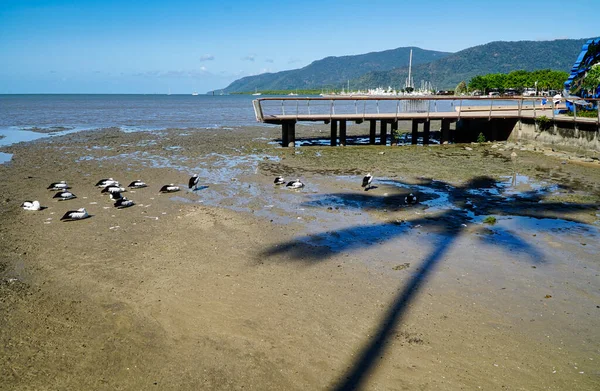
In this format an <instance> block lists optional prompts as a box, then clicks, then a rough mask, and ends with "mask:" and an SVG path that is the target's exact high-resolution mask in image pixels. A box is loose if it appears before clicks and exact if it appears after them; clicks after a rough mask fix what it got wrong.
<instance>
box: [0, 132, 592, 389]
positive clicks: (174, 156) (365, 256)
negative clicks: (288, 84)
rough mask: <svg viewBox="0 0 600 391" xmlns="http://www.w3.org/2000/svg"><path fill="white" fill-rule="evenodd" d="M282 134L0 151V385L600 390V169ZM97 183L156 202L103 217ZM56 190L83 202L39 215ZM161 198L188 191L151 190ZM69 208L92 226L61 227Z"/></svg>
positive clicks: (84, 137)
mask: <svg viewBox="0 0 600 391" xmlns="http://www.w3.org/2000/svg"><path fill="white" fill-rule="evenodd" d="M360 131H361V130H360V128H355V127H352V128H350V129H349V133H350V134H352V132H358V133H360ZM327 132H328V129H327V128H326V127H325V126H321V127H319V126H311V127H304V126H299V127H298V137H299V138H302V137H304V138H306V137H316V138H318V137H326V135H327ZM278 134H279V129H278V128H271V127H258V126H257V127H244V128H228V129H208V130H207V129H199V130H189V129H185V130H180V129H168V130H164V131H154V132H130V133H125V132H122V131H120V130H118V129H105V130H101V131H86V132H79V133H73V134H68V135H65V136H60V137H51V138H45V139H41V140H39V141H35V142H31V143H22V144H15V145H12V146H9V147H5V148H2V149H1V151H2V152H5V153H11V154H12V160H11V161H10V162H8V163H6V164H2V165H0V177H2V184H3V186H2V187H1V188H0V221H1V223H0V237H1V240H0V249H1V251H0V254H1V255H0V314H1V315H0V342H1V344H2V350H1V351H0V389H2V390H29V389H36V390H56V389H60V390H85V389H90V390H91V389H94V390H147V389H157V390H159V389H160V390H198V389H206V390H241V389H245V390H248V389H250V390H342V389H364V390H476V389H483V390H500V389H502V390H597V389H600V369H599V365H598V363H599V362H600V328H599V327H598V319H599V316H600V263H599V259H600V257H599V253H600V252H599V251H600V241H599V240H598V239H599V238H600V227H599V224H598V221H599V220H600V217H599V214H600V211H599V208H600V164H598V162H597V161H593V162H590V163H585V162H580V161H576V160H575V159H570V158H569V156H568V155H564V154H560V153H558V152H552V151H546V152H547V153H543V151H542V150H541V149H540V150H534V147H532V146H528V145H517V144H512V143H506V142H505V143H494V144H492V143H484V144H481V145H479V144H478V145H468V147H469V148H470V150H467V149H465V146H464V145H448V146H445V145H444V146H441V145H437V146H436V145H432V146H429V147H423V146H406V147H382V146H356V147H336V148H331V147H318V146H310V147H300V148H295V149H294V148H281V147H279V146H278V144H277V142H276V141H275V140H276V138H277V136H278ZM323 135H325V136H323ZM513 153H514V155H512V156H511V154H513ZM549 155H551V156H549ZM367 172H372V173H373V175H374V176H375V180H374V182H373V185H374V186H373V188H372V189H370V190H369V191H364V190H363V189H362V188H361V187H360V182H361V179H362V176H363V175H364V174H365V173H367ZM194 173H198V174H199V176H200V185H201V186H200V188H199V189H198V190H196V191H191V190H189V189H187V180H188V178H189V176H190V175H191V174H194ZM276 175H283V176H284V177H285V178H286V179H288V180H293V179H296V178H299V179H301V180H302V181H303V182H304V183H305V184H306V186H305V187H304V188H303V189H302V190H299V191H293V190H288V189H285V188H282V187H277V186H275V185H273V179H274V177H275V176H276ZM108 177H113V178H115V179H117V180H119V181H120V182H121V184H125V185H127V184H129V182H131V181H133V180H137V179H141V180H143V181H145V182H146V183H148V184H149V187H147V188H144V189H136V190H128V191H127V192H126V193H124V195H125V196H127V197H128V198H130V199H132V200H134V201H135V203H136V205H134V206H133V207H130V208H126V209H116V208H114V207H113V206H112V203H111V202H110V201H109V199H108V196H106V195H102V194H101V193H100V189H98V188H96V187H95V186H94V185H95V183H96V182H97V181H98V180H99V179H101V178H108ZM58 180H65V181H67V182H68V183H69V185H70V186H71V187H72V189H71V190H72V191H73V193H75V194H76V195H77V198H76V199H73V200H69V201H62V202H61V201H55V200H53V199H52V196H53V195H54V193H53V192H51V191H49V190H47V189H46V187H47V186H48V184H50V183H51V182H54V181H58ZM169 183H174V184H175V185H179V186H181V191H179V192H177V193H172V194H159V192H158V190H159V189H160V187H161V186H162V185H164V184H169ZM410 193H413V194H416V196H417V198H418V202H417V203H416V204H409V203H407V202H406V196H407V195H408V194H410ZM24 200H39V201H40V202H41V204H42V206H45V207H47V208H46V209H44V210H41V211H36V212H33V211H24V210H22V209H21V208H20V207H19V206H20V204H21V203H22V202H23V201H24ZM80 207H85V208H86V209H87V210H88V212H89V213H90V214H91V216H92V217H91V218H88V219H85V220H82V221H74V222H60V221H59V219H60V217H61V216H62V215H63V214H64V213H65V212H66V211H67V210H71V209H77V208H80ZM491 216H493V217H495V219H496V221H495V223H494V224H488V223H484V219H485V218H487V217H491ZM488 221H490V220H488Z"/></svg>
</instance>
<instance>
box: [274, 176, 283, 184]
mask: <svg viewBox="0 0 600 391" xmlns="http://www.w3.org/2000/svg"><path fill="white" fill-rule="evenodd" d="M273 183H274V184H276V185H278V186H279V185H283V184H284V183H285V179H283V177H282V176H281V175H278V176H277V177H275V180H274V181H273Z"/></svg>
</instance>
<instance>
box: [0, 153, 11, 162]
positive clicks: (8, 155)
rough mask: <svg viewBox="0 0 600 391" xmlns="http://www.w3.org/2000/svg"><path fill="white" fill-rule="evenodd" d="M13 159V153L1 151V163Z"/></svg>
mask: <svg viewBox="0 0 600 391" xmlns="http://www.w3.org/2000/svg"><path fill="white" fill-rule="evenodd" d="M11 159H12V153H4V152H0V164H4V163H6V162H10V160H11Z"/></svg>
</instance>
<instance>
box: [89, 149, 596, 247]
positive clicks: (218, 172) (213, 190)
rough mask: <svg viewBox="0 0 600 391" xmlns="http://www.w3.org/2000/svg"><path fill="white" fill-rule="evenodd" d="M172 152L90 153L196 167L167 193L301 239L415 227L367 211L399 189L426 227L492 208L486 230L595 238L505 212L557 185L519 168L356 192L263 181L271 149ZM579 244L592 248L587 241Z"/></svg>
mask: <svg viewBox="0 0 600 391" xmlns="http://www.w3.org/2000/svg"><path fill="white" fill-rule="evenodd" d="M173 152H174V154H172V155H171V156H168V157H164V156H159V155H153V154H150V153H147V152H141V151H140V152H134V153H131V154H121V155H117V156H112V157H102V158H98V159H97V160H99V161H102V160H110V159H117V160H119V161H121V162H128V161H135V162H141V163H142V164H144V165H147V166H148V167H155V168H171V169H175V170H178V171H180V172H181V173H182V179H181V180H182V181H185V180H187V178H188V176H189V175H191V174H193V173H197V174H198V175H199V177H200V185H202V186H207V187H203V188H201V189H199V190H197V191H194V192H191V191H189V190H187V185H186V184H185V183H181V184H180V186H182V188H183V189H186V190H185V191H188V194H187V196H186V197H179V196H176V197H174V198H173V201H176V202H198V203H202V204H203V205H208V206H218V207H223V208H227V209H231V210H235V211H243V212H249V213H253V214H255V215H257V216H260V217H263V218H266V219H269V220H272V221H273V222H274V223H278V224H290V223H293V222H298V223H300V224H301V225H302V227H303V229H304V230H305V233H306V236H304V238H305V239H303V240H305V241H306V242H308V243H310V244H319V245H325V246H328V247H330V248H332V249H335V248H338V247H340V245H341V244H343V247H344V248H348V246H349V245H350V244H349V243H348V242H352V241H357V242H359V243H360V242H361V241H362V242H364V241H369V240H371V241H374V242H377V241H378V240H381V239H383V240H385V238H393V237H395V236H396V235H399V234H401V233H402V232H405V231H406V230H407V229H410V228H419V227H418V224H417V223H413V222H411V221H410V219H408V221H407V222H404V223H403V222H397V223H394V222H382V221H381V220H377V217H376V216H374V215H371V214H370V213H369V212H383V211H384V210H389V211H391V212H393V211H397V210H401V209H402V208H404V207H406V205H405V202H404V196H405V195H406V194H408V193H411V192H412V193H414V194H416V195H417V196H418V197H419V203H418V205H416V207H415V208H413V209H414V212H415V214H416V216H415V219H416V220H419V221H421V222H422V223H423V226H424V227H425V228H423V229H426V225H427V224H428V222H429V223H433V226H444V225H447V224H450V223H453V224H454V223H456V221H453V219H454V220H459V221H458V225H459V226H460V224H461V223H463V224H464V223H466V224H469V225H473V224H477V225H482V219H483V218H484V217H486V216H488V215H496V216H497V214H496V213H495V212H497V211H498V210H502V211H503V213H502V214H503V216H498V220H499V221H500V223H499V224H498V226H497V228H494V227H493V226H491V228H490V229H491V230H492V231H493V230H494V229H496V230H499V229H500V228H505V229H506V230H514V231H519V232H527V233H529V231H531V232H547V233H548V234H549V235H553V234H555V233H556V234H557V235H558V234H559V233H560V237H561V238H562V237H568V236H569V235H572V236H573V241H574V242H576V241H577V240H578V239H577V238H579V237H582V235H583V236H585V235H588V236H589V238H587V236H586V239H585V240H586V241H593V240H596V241H597V242H600V241H598V240H597V238H598V237H600V234H599V233H598V229H597V227H592V228H593V229H590V230H589V231H585V229H587V228H586V227H590V226H588V225H585V224H578V223H573V222H568V221H565V220H558V219H543V218H533V217H516V216H511V214H515V213H518V212H519V210H518V209H517V210H515V205H517V204H518V201H515V198H517V197H520V198H525V199H527V200H528V198H527V197H539V198H540V199H543V198H544V197H545V196H547V195H551V194H556V193H560V191H561V190H560V188H559V186H556V185H551V184H548V183H545V182H541V181H535V180H532V179H531V178H529V177H527V176H523V175H515V176H509V177H503V178H501V179H500V180H499V181H495V180H493V179H491V178H483V179H484V180H478V181H477V180H476V181H474V183H472V184H471V186H472V187H467V186H465V187H457V186H452V185H450V184H447V183H445V182H441V181H435V180H423V181H422V182H421V183H417V184H412V183H404V182H402V181H401V180H396V179H392V178H375V180H374V182H373V185H374V186H376V187H377V188H375V189H373V190H370V191H368V192H363V191H357V189H359V186H360V185H359V184H360V180H361V177H359V176H348V175H338V176H333V177H329V178H325V177H323V176H322V175H320V174H310V175H305V176H301V179H302V181H303V182H305V184H306V187H305V188H304V189H302V190H299V191H294V190H289V189H287V188H285V186H275V185H273V183H272V179H271V178H269V179H268V180H267V181H265V176H264V175H263V174H262V173H261V172H259V166H260V163H261V162H264V161H266V160H271V161H277V160H278V158H277V157H273V156H267V155H224V154H217V153H213V154H208V155H205V156H201V157H194V158H193V159H192V158H190V157H187V156H185V155H178V154H177V151H176V150H175V151H173ZM126 164H127V163H126ZM294 177H295V176H294ZM288 179H289V178H288ZM292 179H293V178H292ZM388 193H389V194H388ZM191 194H193V196H191ZM533 201H535V198H534V199H533ZM527 202H530V203H531V201H527ZM533 203H535V202H533ZM390 216H391V215H390ZM439 216H441V217H439ZM379 218H381V215H379ZM428 219H430V220H428ZM431 219H433V220H431ZM416 220H415V221H416ZM485 226H486V227H487V225H485ZM504 226H506V227H504ZM525 230H527V231H525ZM561 230H563V231H561ZM498 232H500V231H498ZM495 236H496V238H497V239H500V240H513V239H511V238H510V236H507V237H506V238H505V237H504V236H502V235H500V234H497V235H495ZM505 236H506V235H505ZM586 251H597V249H596V247H595V246H592V245H591V246H590V247H588V248H587V249H586Z"/></svg>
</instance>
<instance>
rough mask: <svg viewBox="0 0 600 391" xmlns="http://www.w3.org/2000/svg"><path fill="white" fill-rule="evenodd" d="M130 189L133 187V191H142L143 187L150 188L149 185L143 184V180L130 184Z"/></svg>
mask: <svg viewBox="0 0 600 391" xmlns="http://www.w3.org/2000/svg"><path fill="white" fill-rule="evenodd" d="M129 187H131V188H132V189H141V188H142V187H148V185H147V184H146V183H145V182H142V181H141V180H139V179H138V180H137V181H133V182H131V183H130V184H129Z"/></svg>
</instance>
